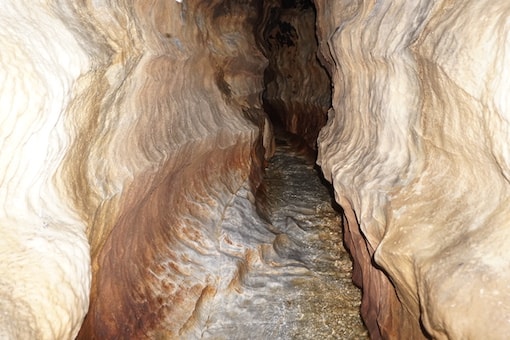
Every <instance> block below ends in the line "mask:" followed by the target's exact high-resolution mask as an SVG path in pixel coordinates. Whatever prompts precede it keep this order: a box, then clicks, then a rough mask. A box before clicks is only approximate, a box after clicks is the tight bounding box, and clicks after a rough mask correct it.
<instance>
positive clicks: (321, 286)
mask: <svg viewBox="0 0 510 340" xmlns="http://www.w3.org/2000/svg"><path fill="white" fill-rule="evenodd" d="M264 181H265V187H266V189H265V193H264V195H263V196H264V197H263V200H262V201H263V204H262V205H263V206H264V207H265V209H264V211H265V213H264V214H263V215H265V218H260V219H258V218H257V219H253V217H249V216H252V213H250V212H248V211H247V208H246V207H247V206H248V204H247V203H246V201H247V198H246V197H243V195H242V194H238V197H237V198H236V200H235V201H234V202H233V203H232V206H231V209H230V212H229V211H227V212H226V214H225V215H226V219H227V220H230V221H232V223H224V224H223V226H222V228H221V229H222V231H221V233H222V234H224V235H228V237H229V238H230V239H233V240H235V239H236V238H237V239H238V240H241V239H242V240H243V242H245V243H246V242H247V236H246V235H248V233H249V234H250V236H249V238H251V241H249V243H251V244H252V245H255V246H254V248H255V249H256V251H255V252H256V253H257V254H258V255H257V256H254V257H257V258H258V260H255V261H252V262H251V263H250V264H249V265H247V267H248V269H247V270H245V271H244V272H243V274H242V284H241V285H240V288H238V289H237V293H234V294H225V295H223V296H222V297H221V298H219V299H218V300H217V302H218V303H215V304H213V305H214V306H211V309H209V312H210V315H209V316H208V317H207V323H206V324H207V325H206V326H205V328H204V329H202V332H201V336H200V338H207V339H234V338H235V339H367V338H368V335H367V331H366V329H365V327H364V326H363V324H362V321H361V318H360V316H359V308H360V301H361V295H360V291H359V289H358V288H356V287H355V286H354V285H353V284H352V282H351V270H352V267H351V266H352V264H351V260H350V257H349V255H348V253H347V252H346V250H345V249H344V247H343V244H342V226H341V223H342V220H341V217H340V215H339V213H338V212H337V211H335V209H334V208H333V207H332V199H331V195H330V193H329V191H328V188H327V187H326V186H325V185H324V184H323V183H322V181H321V179H320V177H319V175H318V172H317V170H316V169H315V167H314V161H313V159H311V157H306V156H305V155H303V154H301V153H300V152H298V151H297V150H296V149H295V148H294V147H292V146H291V143H289V140H288V138H285V137H281V138H280V137H279V138H278V139H277V148H276V153H275V155H274V156H273V158H272V159H271V160H270V161H269V164H268V167H267V169H266V174H265V177H264ZM259 201H260V200H259ZM234 215H235V216H234ZM240 220H242V221H243V223H242V225H241V226H240V225H239V221H240ZM236 235H237V237H236ZM254 235H256V236H254ZM225 273H226V272H225ZM219 300H221V303H220V301H219Z"/></svg>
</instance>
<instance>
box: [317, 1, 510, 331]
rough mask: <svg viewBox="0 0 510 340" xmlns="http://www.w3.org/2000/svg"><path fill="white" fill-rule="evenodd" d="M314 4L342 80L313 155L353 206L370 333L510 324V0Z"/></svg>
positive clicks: (352, 233) (350, 238) (352, 236)
mask: <svg viewBox="0 0 510 340" xmlns="http://www.w3.org/2000/svg"><path fill="white" fill-rule="evenodd" d="M316 6H317V11H318V15H317V17H318V18H319V23H318V26H319V40H320V42H321V52H322V54H323V59H324V60H325V62H326V63H327V65H329V70H330V72H331V75H332V78H333V82H334V94H333V108H332V109H331V110H330V112H329V120H328V125H327V127H326V128H325V129H324V130H323V131H322V132H321V135H320V137H319V144H320V145H319V163H320V165H321V166H322V169H323V171H324V173H325V176H326V177H327V178H328V179H329V180H330V181H332V182H333V184H334V187H335V194H336V199H337V201H338V202H339V203H340V204H341V205H342V206H343V207H344V209H345V211H346V216H347V219H348V225H349V227H348V231H347V234H346V243H347V244H348V246H349V247H350V249H351V251H352V253H353V257H354V260H355V262H356V263H355V280H356V282H357V283H358V284H359V285H362V287H363V292H364V293H363V303H362V313H363V317H364V319H365V321H366V324H367V326H368V328H369V331H370V333H371V336H372V337H373V338H380V337H383V338H402V339H417V338H420V337H425V336H426V335H430V336H432V337H434V338H438V339H444V338H456V339H467V338H470V339H481V338H504V337H505V336H507V334H508V333H509V331H510V311H509V310H508V308H507V307H506V306H508V305H510V296H509V295H508V294H507V292H508V288H509V285H510V272H509V271H508V263H509V260H510V258H509V255H508V252H507V251H506V249H508V248H509V247H510V237H509V236H510V235H509V234H510V225H509V224H510V222H509V221H510V209H509V205H508V202H509V198H510V196H509V189H510V186H509V179H510V177H509V173H510V172H509V171H510V153H509V147H508V145H510V143H509V142H510V139H509V131H510V130H509V120H510V109H509V106H508V99H507V94H508V90H509V88H508V87H509V86H510V85H509V82H508V81H506V78H508V76H509V75H510V68H509V65H510V60H509V58H510V54H509V52H510V51H509V50H508V49H509V48H510V47H509V46H510V45H509V44H508V33H509V25H508V17H509V14H510V5H509V4H508V2H507V1H488V0H486V1H474V0H473V1H464V2H463V3H462V4H454V3H453V2H451V1H387V0H383V1H356V2H351V1H337V2H330V1H329V2H328V1H324V0H318V1H316ZM372 258H373V259H374V261H375V264H374V262H372Z"/></svg>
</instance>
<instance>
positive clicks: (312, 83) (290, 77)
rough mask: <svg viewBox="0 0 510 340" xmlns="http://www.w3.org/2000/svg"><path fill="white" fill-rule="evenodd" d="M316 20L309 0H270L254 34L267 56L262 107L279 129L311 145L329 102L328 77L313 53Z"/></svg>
mask: <svg viewBox="0 0 510 340" xmlns="http://www.w3.org/2000/svg"><path fill="white" fill-rule="evenodd" d="M315 23H316V13H315V7H314V5H313V3H312V2H311V0H277V1H274V0H268V1H265V2H264V8H263V11H262V15H261V20H260V26H259V27H260V31H259V34H258V35H257V38H258V39H259V44H260V47H261V49H262V51H263V53H264V54H265V56H266V57H267V58H268V60H269V65H268V67H267V68H266V70H265V73H264V81H265V86H266V88H265V91H264V93H263V104H264V110H265V111H266V113H267V114H268V115H269V117H270V119H271V120H272V122H273V124H274V126H275V128H276V130H277V131H282V130H283V131H287V132H290V133H293V134H295V135H298V136H300V137H301V138H303V139H304V141H305V142H306V143H307V144H308V145H309V146H310V147H311V148H312V149H316V140H317V136H318V133H319V130H320V129H321V128H322V127H323V126H324V125H325V124H326V120H327V111H328V109H329V107H330V106H331V80H330V78H329V76H328V73H327V72H326V70H325V69H324V67H323V66H322V65H321V64H320V62H319V59H318V58H317V49H318V44H317V39H316V35H315Z"/></svg>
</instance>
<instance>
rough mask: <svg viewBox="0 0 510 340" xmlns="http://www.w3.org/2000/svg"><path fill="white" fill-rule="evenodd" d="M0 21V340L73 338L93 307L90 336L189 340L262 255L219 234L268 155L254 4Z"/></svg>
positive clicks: (43, 7) (159, 4)
mask: <svg viewBox="0 0 510 340" xmlns="http://www.w3.org/2000/svg"><path fill="white" fill-rule="evenodd" d="M0 9H1V10H0V12H1V13H0V18H1V19H2V22H4V23H7V25H4V26H6V27H4V29H3V30H2V35H1V36H0V39H1V40H0V41H1V42H2V45H3V47H4V49H5V50H6V51H7V53H3V54H2V57H1V59H0V64H1V65H2V71H0V72H1V73H0V74H1V77H2V78H1V79H2V80H3V81H4V85H5V86H4V87H2V89H1V90H0V101H1V103H2V108H3V110H4V112H5V114H2V118H1V119H2V122H1V123H2V124H1V130H0V140H1V141H2V145H3V151H2V154H3V156H4V158H3V159H4V161H3V162H2V163H1V165H0V170H1V171H0V173H1V176H2V177H1V179H0V180H1V182H0V195H1V199H2V210H1V215H0V221H1V224H0V225H1V228H0V233H1V237H0V250H1V253H0V256H1V261H0V274H1V275H0V277H1V278H0V301H1V307H0V308H1V313H0V329H1V330H0V337H9V338H34V339H35V338H37V339H56V338H58V339H71V338H74V337H75V336H76V335H77V333H78V330H79V329H80V324H81V322H82V321H83V318H84V317H85V313H86V312H87V309H88V314H87V317H86V319H85V321H84V323H83V327H82V328H81V331H80V334H79V335H78V337H79V338H83V339H94V338H96V339H112V338H121V339H127V338H129V339H135V338H136V339H140V338H158V337H163V338H175V337H177V336H179V335H181V336H186V334H188V333H189V332H192V331H193V329H194V327H195V326H197V325H198V326H199V325H200V324H201V323H202V322H205V320H202V319H201V313H202V309H201V308H202V306H204V305H206V303H207V301H208V299H210V298H211V297H212V296H214V295H215V293H216V292H217V291H229V290H232V289H233V288H232V287H233V286H235V284H234V283H235V282H237V281H239V280H240V278H239V277H240V276H241V273H242V272H243V270H245V264H244V263H246V262H249V261H248V259H247V257H249V256H251V253H252V251H250V249H245V248H247V247H245V248H243V245H242V244H241V245H239V246H238V245H234V246H233V247H234V249H233V250H229V251H224V250H223V249H222V247H223V244H224V242H229V240H225V238H224V237H223V234H222V229H221V224H222V221H223V219H224V216H223V213H224V212H225V210H226V208H227V207H228V206H229V205H230V204H231V203H232V201H233V199H234V198H235V197H236V195H237V194H238V192H245V191H246V192H253V191H255V190H256V187H257V185H258V183H259V182H260V179H261V171H262V163H263V159H264V158H265V157H267V156H269V155H270V154H271V152H272V135H271V129H270V127H269V125H268V124H267V122H266V121H267V120H266V118H265V117H264V115H263V113H262V110H261V100H260V98H261V92H262V88H263V69H264V68H265V66H266V64H267V61H266V59H265V58H264V57H263V55H262V54H261V53H260V52H259V50H257V49H256V44H255V41H254V35H253V32H252V30H253V27H254V24H255V20H256V18H257V13H258V4H257V2H256V1H242V2H232V1H208V2H204V1H186V2H178V1H167V0H164V1H163V0H162V1H158V0H154V1H127V0H126V1H117V2H110V1H83V2H68V1H58V0H56V1H48V2H40V3H37V4H33V3H28V2H26V3H25V2H21V1H12V2H11V1H6V2H3V3H2V5H0ZM251 204H252V205H253V199H252V203H251ZM87 237H88V242H87ZM89 245H90V250H89ZM236 247H238V248H239V249H237V248H236ZM89 254H90V255H89ZM220 259H224V260H225V261H224V262H225V264H224V265H222V266H220V267H219V266H218V263H219V260H220ZM91 263H92V267H91V265H90V264H91ZM91 274H92V285H91V283H90V277H91ZM232 282H233V283H232ZM231 283H232V285H230V284H231ZM89 293H90V306H89ZM191 334H193V333H191Z"/></svg>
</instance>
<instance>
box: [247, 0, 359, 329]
mask: <svg viewBox="0 0 510 340" xmlns="http://www.w3.org/2000/svg"><path fill="white" fill-rule="evenodd" d="M315 27H316V12H315V7H314V5H313V3H312V1H311V0H266V1H264V5H263V10H262V13H261V19H260V22H259V32H258V34H257V38H258V40H259V41H258V42H259V45H260V48H261V49H262V51H263V53H264V54H265V56H266V57H267V58H268V60H269V63H268V67H267V68H266V70H265V73H264V81H265V90H264V93H263V107H264V110H265V112H266V113H267V115H268V116H269V118H270V119H271V121H272V124H273V126H274V129H275V139H276V152H275V155H274V156H273V158H272V159H271V160H270V161H269V164H268V167H267V169H266V173H265V176H264V182H263V187H264V188H265V189H264V190H263V193H262V195H263V196H264V197H263V198H262V199H263V200H264V204H263V205H265V206H266V209H265V211H264V215H266V216H265V217H266V218H267V219H268V221H269V223H270V224H271V225H272V227H273V228H274V229H273V232H274V233H276V234H277V241H275V249H276V252H277V253H278V255H279V257H280V258H281V259H285V261H296V263H299V264H295V265H296V266H304V267H306V268H307V269H308V270H309V271H310V273H311V275H310V277H308V276H307V275H306V274H303V277H302V278H300V280H299V282H296V283H293V284H292V285H291V288H289V287H288V288H287V289H288V291H287V292H285V293H284V294H288V296H297V297H298V298H295V299H297V301H293V303H294V304H299V305H305V306H306V307H305V308H304V309H303V312H305V311H306V313H305V315H306V316H305V317H304V318H303V320H302V321H301V320H300V321H297V320H292V318H291V319H289V320H288V322H289V327H288V329H287V331H288V332H289V333H287V335H289V334H290V335H297V334H299V336H300V337H301V338H307V339H308V338H309V339H312V338H322V337H325V338H331V337H332V338H338V339H365V338H367V337H368V334H367V331H366V329H365V327H364V326H363V323H362V321H361V318H360V315H359V308H360V307H359V306H360V302H361V296H360V291H359V290H358V289H357V288H356V287H355V286H354V285H353V284H352V281H351V270H352V269H351V268H352V263H351V258H350V256H349V254H348V253H347V251H346V250H345V248H344V247H343V240H342V238H343V236H342V234H343V233H342V228H343V226H342V218H341V216H342V214H343V211H342V209H341V207H340V206H338V205H337V204H336V202H335V200H334V195H333V188H332V186H331V184H330V183H328V182H327V181H326V180H325V179H324V178H323V176H322V172H321V170H320V168H319V167H318V166H317V165H316V164H315V161H316V157H317V144H316V143H317V138H318V134H319V131H320V129H321V128H322V127H323V126H324V125H325V124H326V122H327V112H328V109H329V108H330V106H331V79H330V77H329V75H328V73H327V71H326V70H325V69H324V67H323V66H322V65H321V63H320V61H319V59H318V57H317V52H318V42H317V39H316V34H315ZM259 199H260V197H259ZM283 276H285V274H283ZM296 292H298V293H296ZM283 296H284V295H283ZM286 299H289V298H288V297H287V298H286ZM291 309H292V307H291V306H290V305H289V310H291ZM297 330H299V332H301V333H293V332H295V331H297Z"/></svg>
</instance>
